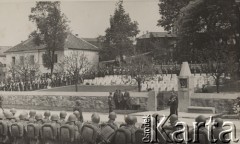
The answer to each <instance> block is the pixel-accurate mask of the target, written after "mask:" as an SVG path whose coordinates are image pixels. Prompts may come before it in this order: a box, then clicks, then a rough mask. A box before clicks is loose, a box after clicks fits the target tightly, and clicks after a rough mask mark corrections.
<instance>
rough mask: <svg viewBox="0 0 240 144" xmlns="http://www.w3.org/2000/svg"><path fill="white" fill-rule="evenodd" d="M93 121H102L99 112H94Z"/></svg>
mask: <svg viewBox="0 0 240 144" xmlns="http://www.w3.org/2000/svg"><path fill="white" fill-rule="evenodd" d="M91 118H92V122H94V123H99V122H100V116H99V115H98V114H97V113H93V114H92V117H91Z"/></svg>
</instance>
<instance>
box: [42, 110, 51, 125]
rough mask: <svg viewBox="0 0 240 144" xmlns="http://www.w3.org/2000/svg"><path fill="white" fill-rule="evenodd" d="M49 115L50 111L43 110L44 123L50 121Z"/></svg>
mask: <svg viewBox="0 0 240 144" xmlns="http://www.w3.org/2000/svg"><path fill="white" fill-rule="evenodd" d="M50 115H51V112H50V111H45V112H44V118H43V122H44V123H50V122H51V121H50Z"/></svg>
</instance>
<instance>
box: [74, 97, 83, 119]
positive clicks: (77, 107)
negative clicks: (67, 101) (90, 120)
mask: <svg viewBox="0 0 240 144" xmlns="http://www.w3.org/2000/svg"><path fill="white" fill-rule="evenodd" d="M73 111H78V112H79V114H80V116H79V120H80V121H81V122H83V115H82V107H81V101H80V100H77V101H76V105H75V107H74V108H73Z"/></svg>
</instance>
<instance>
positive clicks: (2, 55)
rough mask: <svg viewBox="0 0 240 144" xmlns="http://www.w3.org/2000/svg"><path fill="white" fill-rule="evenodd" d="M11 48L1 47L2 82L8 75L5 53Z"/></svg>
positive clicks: (0, 68)
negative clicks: (6, 74)
mask: <svg viewBox="0 0 240 144" xmlns="http://www.w3.org/2000/svg"><path fill="white" fill-rule="evenodd" d="M10 48H11V47H10V46H0V81H2V80H3V79H4V78H5V73H6V54H5V53H4V52H5V51H7V50H8V49H10Z"/></svg>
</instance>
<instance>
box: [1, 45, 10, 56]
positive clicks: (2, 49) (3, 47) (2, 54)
mask: <svg viewBox="0 0 240 144" xmlns="http://www.w3.org/2000/svg"><path fill="white" fill-rule="evenodd" d="M10 48H11V46H0V57H4V56H6V54H5V53H4V52H5V51H7V50H8V49H10Z"/></svg>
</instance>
